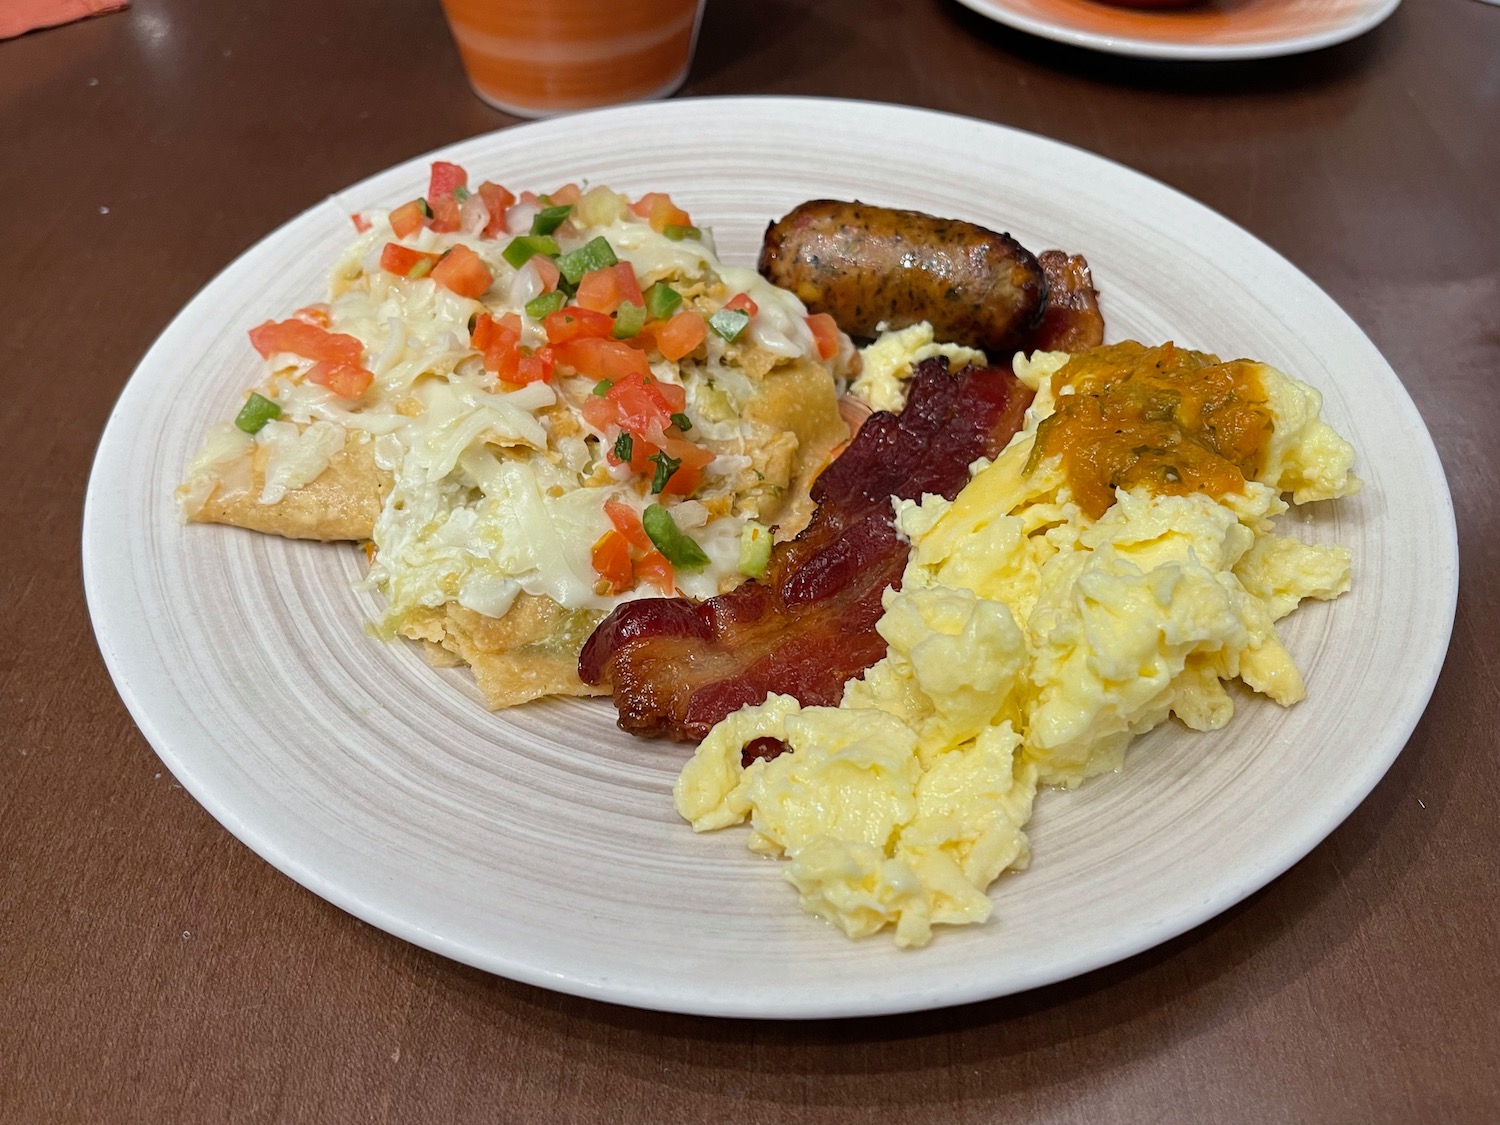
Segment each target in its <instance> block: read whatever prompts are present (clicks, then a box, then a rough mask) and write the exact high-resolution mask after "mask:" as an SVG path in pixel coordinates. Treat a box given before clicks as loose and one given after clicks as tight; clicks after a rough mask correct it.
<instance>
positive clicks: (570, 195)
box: [547, 184, 583, 207]
mask: <svg viewBox="0 0 1500 1125" xmlns="http://www.w3.org/2000/svg"><path fill="white" fill-rule="evenodd" d="M581 195H583V192H581V191H579V190H578V185H577V184H563V186H562V187H560V188H558V189H557V190H556V191H554V192H552V194H550V195H549V196H548V197H547V198H548V199H550V200H552V203H551V206H553V207H561V206H562V205H563V204H564V203H566V204H567V205H568V206H569V207H571V206H572V205H573V204H575V203H577V202H578V199H579V197H580V196H581Z"/></svg>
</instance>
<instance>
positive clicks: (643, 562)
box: [635, 547, 674, 595]
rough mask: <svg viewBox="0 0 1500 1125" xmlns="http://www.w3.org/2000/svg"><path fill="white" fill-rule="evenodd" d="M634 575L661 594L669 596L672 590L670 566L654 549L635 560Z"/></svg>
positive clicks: (662, 555) (664, 556) (664, 557)
mask: <svg viewBox="0 0 1500 1125" xmlns="http://www.w3.org/2000/svg"><path fill="white" fill-rule="evenodd" d="M635 574H636V577H637V578H638V579H640V580H641V581H642V582H647V583H649V584H651V585H652V586H655V587H656V588H657V589H658V590H660V591H661V592H662V593H663V594H668V595H670V594H671V593H672V591H673V589H674V584H673V582H672V564H671V563H669V562H668V561H667V556H666V555H664V554H662V553H661V552H660V551H658V550H657V549H656V548H655V547H653V548H652V549H651V550H649V551H647V552H646V553H645V554H643V555H642V556H641V557H640V558H639V559H637V560H636V563H635Z"/></svg>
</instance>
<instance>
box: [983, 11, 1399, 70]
mask: <svg viewBox="0 0 1500 1125" xmlns="http://www.w3.org/2000/svg"><path fill="white" fill-rule="evenodd" d="M959 3H961V4H963V5H964V6H965V7H968V8H972V9H974V11H976V12H978V13H979V14H980V15H983V16H988V17H989V18H990V19H992V20H995V21H996V22H998V23H1003V24H1005V25H1006V26H1008V27H1014V28H1016V29H1018V30H1020V31H1026V32H1030V33H1031V34H1032V35H1040V36H1041V37H1042V38H1044V39H1055V40H1056V41H1057V42H1059V43H1069V44H1071V45H1073V46H1075V47H1087V48H1088V49H1090V50H1094V51H1104V52H1107V53H1108V54H1112V55H1134V56H1136V57H1139V58H1148V59H1198V60H1200V61H1213V60H1221V61H1227V60H1230V59H1264V58H1274V57H1276V56H1278V55H1296V54H1301V53H1302V52H1304V51H1316V50H1318V49H1320V48H1322V47H1331V46H1333V45H1334V44H1335V43H1342V42H1344V41H1345V40H1346V39H1353V38H1354V37H1355V36H1357V35H1363V34H1364V33H1365V32H1367V31H1369V30H1370V29H1371V28H1373V27H1375V26H1376V25H1377V24H1379V23H1380V22H1381V21H1382V20H1384V19H1385V18H1386V17H1387V16H1389V15H1390V14H1391V13H1392V12H1394V11H1395V10H1396V8H1397V6H1398V5H1399V4H1400V3H1401V0H1205V2H1203V3H1200V4H1198V5H1195V6H1193V7H1190V8H1168V9H1138V8H1126V7H1119V6H1116V5H1112V4H1110V3H1107V2H1106V0H959Z"/></svg>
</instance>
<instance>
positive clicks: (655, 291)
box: [646, 281, 682, 320]
mask: <svg viewBox="0 0 1500 1125" xmlns="http://www.w3.org/2000/svg"><path fill="white" fill-rule="evenodd" d="M680 304H682V294H681V293H679V292H677V290H675V289H673V288H672V287H671V286H670V285H668V284H666V282H663V281H658V282H657V283H656V284H655V285H653V286H652V287H651V288H650V289H647V290H646V315H647V316H649V317H650V318H651V319H652V320H666V319H667V317H669V316H671V315H672V314H673V313H674V312H676V311H677V306H678V305H680Z"/></svg>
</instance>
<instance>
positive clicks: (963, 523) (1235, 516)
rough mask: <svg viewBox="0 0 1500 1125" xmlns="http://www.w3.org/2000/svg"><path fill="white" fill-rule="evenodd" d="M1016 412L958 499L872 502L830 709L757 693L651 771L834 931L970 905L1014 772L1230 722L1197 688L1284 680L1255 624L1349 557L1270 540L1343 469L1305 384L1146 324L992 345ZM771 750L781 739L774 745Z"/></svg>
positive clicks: (1068, 776)
mask: <svg viewBox="0 0 1500 1125" xmlns="http://www.w3.org/2000/svg"><path fill="white" fill-rule="evenodd" d="M1015 371H1016V374H1017V376H1019V377H1020V379H1021V380H1022V382H1023V383H1025V384H1026V385H1027V386H1028V387H1030V388H1032V389H1033V390H1034V391H1035V392H1036V397H1035V400H1034V402H1033V403H1032V405H1031V407H1030V409H1029V410H1028V411H1027V416H1026V424H1025V427H1024V429H1022V430H1021V432H1020V433H1018V434H1017V435H1016V436H1015V437H1014V438H1013V439H1012V441H1011V442H1010V444H1009V445H1008V446H1007V447H1006V448H1005V450H1004V451H1003V452H1002V453H1000V455H999V456H998V457H996V458H995V459H994V460H993V461H992V462H988V463H981V464H980V466H979V467H978V469H977V471H976V472H975V473H974V476H973V478H972V480H970V481H969V482H968V483H967V485H965V487H963V489H962V490H961V491H960V492H959V493H958V495H957V497H956V499H954V500H951V501H950V500H947V499H944V498H942V497H940V496H934V495H928V496H925V497H923V498H922V499H921V500H920V501H918V500H916V499H898V500H896V501H895V502H894V505H893V507H894V515H895V519H896V521H897V524H898V525H899V527H900V529H901V531H902V533H903V534H904V535H905V536H906V537H907V538H908V539H909V540H910V542H911V551H910V558H909V560H908V562H907V564H906V568H905V571H904V573H903V574H902V576H901V581H900V584H899V588H897V587H895V586H893V587H892V588H891V589H889V590H888V591H887V592H886V594H885V598H884V614H883V615H882V616H881V617H880V619H879V622H878V624H877V626H876V628H877V629H878V631H879V633H880V636H881V637H882V638H883V639H884V640H885V641H886V642H887V645H888V651H887V653H886V655H885V656H884V657H883V658H882V659H881V660H879V661H878V662H876V663H875V664H874V665H873V666H871V667H870V668H869V669H868V671H866V672H865V673H864V675H863V676H862V677H860V678H856V679H851V680H850V681H849V682H848V683H847V684H846V685H845V688H844V692H843V696H842V698H841V699H840V701H839V703H838V706H836V707H828V706H806V705H804V703H802V702H800V701H799V700H798V699H796V698H795V697H794V696H793V695H791V694H775V695H771V696H769V697H768V698H767V699H766V700H765V702H763V703H761V704H759V705H756V706H750V707H746V708H743V709H741V710H739V711H737V712H735V713H734V714H732V715H730V716H728V717H727V718H726V719H724V720H723V721H722V722H721V723H719V724H718V725H717V726H716V727H715V728H714V729H713V730H712V731H711V732H709V734H708V736H707V738H705V739H704V741H703V742H702V744H701V745H700V746H699V747H698V749H697V751H696V753H695V754H694V756H693V759H692V760H691V762H689V764H688V765H687V766H686V767H685V768H684V769H683V771H682V773H681V775H680V777H679V779H678V782H677V786H676V803H677V808H678V810H679V812H680V813H681V814H682V815H683V816H684V817H685V818H686V819H688V820H689V821H691V822H692V824H693V827H694V828H695V829H697V830H700V831H704V830H710V829H716V828H723V827H726V826H728V825H732V824H738V823H742V822H744V821H746V820H748V821H749V822H750V826H751V832H750V836H749V846H750V848H751V849H752V850H754V851H757V852H760V853H763V854H766V855H771V856H779V857H782V858H784V859H786V860H788V861H789V862H788V866H787V871H786V874H787V878H788V880H789V881H790V882H791V883H792V884H793V885H794V886H795V887H796V888H797V891H798V893H799V896H800V899H801V902H802V905H803V907H804V908H805V909H806V910H808V911H810V912H811V913H813V914H816V915H818V916H820V917H823V918H825V919H827V920H828V921H830V922H833V923H834V924H836V925H838V926H840V927H841V928H842V929H843V930H844V931H845V932H846V933H848V934H849V935H850V936H860V935H864V934H868V933H872V932H874V931H876V930H879V929H881V928H883V927H885V926H888V925H889V926H894V928H895V937H896V941H897V942H898V943H899V944H902V945H921V944H924V943H925V942H927V941H928V940H929V938H930V937H931V933H932V926H933V925H935V924H949V925H957V924H964V923H972V922H979V921H983V920H984V919H985V918H987V917H988V916H989V914H990V911H991V903H990V899H989V897H988V896H987V894H986V893H985V890H986V888H987V887H988V886H989V885H990V883H991V882H993V881H994V880H995V879H996V878H997V877H998V876H999V875H1000V873H1001V872H1002V871H1005V870H1006V869H1008V868H1016V867H1022V866H1024V865H1025V864H1026V863H1027V861H1028V858H1029V845H1028V842H1027V839H1026V835H1025V832H1024V826H1025V824H1026V822H1027V820H1028V819H1029V817H1030V815H1031V807H1032V802H1033V799H1034V798H1035V795H1036V792H1037V789H1038V787H1039V786H1064V787H1067V786H1074V785H1077V784H1079V783H1080V782H1082V781H1083V780H1084V779H1086V778H1088V777H1091V776H1093V775H1095V774H1099V773H1102V772H1105V771H1109V770H1113V769H1116V768H1118V767H1119V766H1120V765H1121V764H1122V762H1123V760H1124V755H1125V750H1126V747H1127V746H1128V744H1129V743H1130V741H1131V740H1132V739H1133V738H1134V737H1135V736H1136V735H1139V734H1142V733H1144V732H1145V731H1147V730H1150V729H1152V728H1153V727H1155V726H1157V725H1159V724H1160V723H1162V722H1164V721H1165V720H1166V719H1167V717H1168V716H1169V715H1176V716H1177V718H1178V719H1179V720H1181V721H1182V722H1183V723H1184V724H1185V725H1186V726H1188V727H1190V728H1192V729H1194V730H1199V731H1207V730H1216V729H1218V728H1220V727H1222V726H1223V725H1224V724H1225V723H1226V722H1228V720H1229V718H1230V716H1231V714H1232V712H1233V710H1234V705H1233V702H1232V700H1231V698H1230V696H1229V694H1228V693H1227V692H1226V690H1225V688H1224V683H1223V681H1226V680H1230V679H1235V678H1238V679H1239V680H1240V681H1241V682H1242V683H1243V684H1244V685H1245V686H1246V687H1248V688H1250V689H1252V690H1254V691H1257V692H1260V693H1262V694H1264V695H1267V696H1269V697H1270V698H1271V699H1272V700H1274V701H1276V702H1277V703H1280V704H1282V705H1290V704H1292V703H1295V702H1296V701H1298V700H1299V699H1301V698H1302V696H1303V691H1304V689H1303V683H1302V678H1301V675H1300V673H1299V672H1298V670H1297V667H1296V665H1295V664H1294V663H1293V661H1292V659H1291V657H1290V656H1289V655H1288V653H1287V651H1286V649H1285V648H1283V647H1282V644H1281V642H1280V640H1279V639H1278V637H1277V634H1276V629H1275V625H1274V622H1275V621H1276V620H1278V619H1279V618H1281V617H1283V616H1285V615H1286V614H1287V613H1289V612H1291V611H1292V610H1293V609H1294V608H1296V606H1297V604H1298V603H1299V602H1300V601H1301V600H1302V599H1304V598H1309V597H1310V598H1320V599H1328V598H1333V597H1337V596H1338V595H1339V594H1341V593H1343V592H1344V591H1345V590H1347V589H1348V586H1349V580H1350V556H1349V552H1348V551H1347V550H1346V549H1344V548H1339V547H1322V546H1315V545H1311V544H1306V543H1302V542H1299V541H1298V540H1296V539H1293V538H1291V537H1289V536H1285V535H1282V534H1279V533H1278V532H1277V531H1276V530H1275V528H1274V525H1273V523H1272V518H1273V517H1274V516H1276V515H1278V514H1280V513H1281V512H1283V511H1285V510H1286V508H1287V505H1286V503H1285V502H1284V501H1283V500H1282V499H1281V496H1282V495H1283V494H1286V493H1289V494H1290V495H1291V499H1292V501H1293V503H1299V504H1300V503H1305V502H1308V501H1312V500H1324V499H1332V498H1335V497H1339V496H1346V495H1349V494H1350V493H1352V492H1354V491H1355V490H1356V489H1357V488H1358V487H1359V481H1358V479H1357V478H1356V477H1355V476H1354V475H1353V473H1352V472H1351V468H1352V464H1353V450H1352V448H1351V447H1350V446H1349V444H1348V443H1347V442H1345V441H1344V440H1343V439H1342V438H1340V437H1339V436H1338V435H1337V434H1336V433H1335V432H1334V431H1333V430H1332V428H1330V427H1329V426H1328V425H1327V423H1325V422H1323V421H1322V420H1321V419H1320V417H1319V412H1320V409H1321V398H1320V396H1319V395H1318V393H1317V391H1315V390H1313V389H1312V388H1311V387H1308V386H1306V385H1305V384H1302V383H1300V382H1298V381H1297V380H1295V379H1292V378H1290V377H1289V376H1286V375H1284V374H1282V373H1281V372H1279V371H1276V370H1275V369H1273V368H1271V367H1269V366H1266V365H1264V364H1259V363H1254V362H1251V361H1248V360H1236V361H1232V362H1229V363H1220V362H1219V361H1218V360H1217V359H1216V358H1215V357H1213V356H1210V355H1205V354H1203V353H1199V352H1193V351H1188V350H1187V349H1183V348H1177V347H1174V346H1173V345H1171V344H1166V345H1163V346H1161V347H1149V348H1148V347H1145V346H1143V345H1140V344H1136V343H1125V344H1117V345H1112V346H1108V347H1101V348H1097V349H1093V350H1090V351H1088V352H1084V353H1082V354H1079V355H1076V356H1071V357H1070V356H1069V355H1067V354H1065V353H1060V352H1052V353H1048V352H1039V353H1036V354H1033V355H1032V356H1031V357H1030V358H1029V359H1026V358H1024V357H1018V358H1017V360H1016V362H1015ZM788 751H790V752H788Z"/></svg>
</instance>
